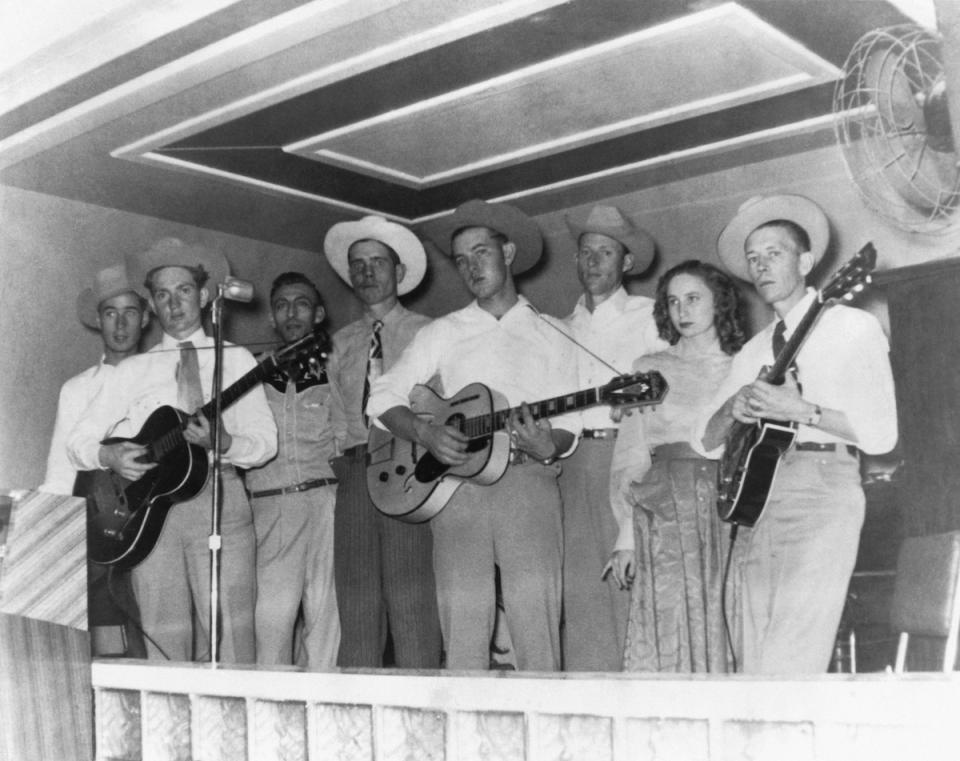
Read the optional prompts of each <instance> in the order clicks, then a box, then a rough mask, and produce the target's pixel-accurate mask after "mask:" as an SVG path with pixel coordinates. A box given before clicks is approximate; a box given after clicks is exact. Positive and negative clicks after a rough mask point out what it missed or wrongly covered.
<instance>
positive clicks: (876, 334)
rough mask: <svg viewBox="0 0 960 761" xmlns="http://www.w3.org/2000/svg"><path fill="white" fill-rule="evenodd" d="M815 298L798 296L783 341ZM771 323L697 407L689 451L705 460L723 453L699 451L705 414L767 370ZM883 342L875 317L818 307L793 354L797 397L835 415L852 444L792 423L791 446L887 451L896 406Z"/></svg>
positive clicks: (891, 442)
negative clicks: (853, 436) (810, 443)
mask: <svg viewBox="0 0 960 761" xmlns="http://www.w3.org/2000/svg"><path fill="white" fill-rule="evenodd" d="M815 296H816V292H815V291H814V290H813V289H808V291H807V294H806V296H804V298H803V300H802V301H801V302H800V303H799V304H797V305H796V306H795V307H794V308H793V309H791V310H790V312H789V313H788V314H787V315H786V318H785V320H784V322H785V324H786V333H785V338H786V339H787V340H789V338H790V337H791V336H792V335H793V331H794V330H795V329H796V327H797V325H798V323H799V322H800V320H801V318H802V317H803V315H804V314H805V313H806V311H807V309H808V308H809V307H810V305H811V304H812V303H813V299H814V298H815ZM775 325H776V321H774V322H773V323H771V324H770V325H768V326H767V327H766V328H764V329H763V330H761V331H760V332H759V333H757V335H755V336H754V337H753V338H751V339H750V340H749V341H748V342H747V343H746V345H745V346H744V347H743V349H741V350H740V353H739V354H737V355H736V356H735V357H734V359H733V364H732V365H731V367H730V374H729V375H728V376H727V379H726V381H724V382H723V383H722V384H721V386H720V387H719V389H718V390H717V393H716V395H715V396H714V397H713V401H712V402H711V403H710V404H708V405H707V406H706V407H705V408H704V412H703V413H702V414H701V415H700V417H699V418H698V420H697V422H696V423H695V425H694V429H693V439H692V441H691V444H692V445H693V448H694V449H696V450H697V451H699V452H700V453H701V454H705V455H706V456H707V457H719V456H720V454H721V453H722V451H723V447H722V446H721V447H718V448H716V449H714V450H712V451H706V450H705V449H704V447H703V443H702V441H701V439H702V437H703V434H704V431H705V430H706V427H707V424H708V423H709V422H710V418H711V417H712V416H713V414H714V413H715V412H716V411H717V410H718V409H720V407H721V406H723V404H724V402H726V401H727V399H729V398H730V397H731V396H733V395H734V394H735V393H736V392H737V391H738V390H739V389H740V388H741V387H742V386H745V385H747V384H748V383H752V382H753V381H754V380H756V378H757V375H758V373H759V372H760V369H761V368H762V367H763V366H764V365H772V364H773V360H774V357H773V331H774V327H775ZM889 352H890V349H889V345H888V343H887V337H886V336H885V335H884V333H883V329H882V328H881V327H880V323H879V322H878V321H877V319H876V318H875V317H874V316H873V315H871V314H869V313H868V312H865V311H863V310H862V309H855V308H852V307H848V306H844V305H843V304H837V305H833V306H828V307H826V308H825V310H824V311H823V313H822V314H821V315H820V318H819V319H818V321H817V322H816V324H815V325H814V327H813V330H812V331H811V332H810V334H809V335H808V336H807V339H806V341H805V342H804V344H803V347H802V348H801V349H800V353H799V354H798V355H797V369H798V379H799V381H800V384H801V385H802V387H803V398H804V399H805V400H806V401H808V402H810V403H812V404H819V405H820V406H821V407H827V408H830V409H835V410H840V411H842V412H843V413H844V414H845V415H846V416H847V420H848V421H849V423H850V426H851V429H852V430H853V432H854V433H855V434H856V441H849V442H848V441H845V440H843V439H840V438H838V437H837V436H835V435H833V434H831V433H828V432H827V431H822V430H820V429H819V428H815V427H811V426H807V425H800V426H799V427H798V430H797V441H816V442H822V443H826V442H831V441H832V442H839V443H843V444H847V443H849V444H855V445H856V446H857V447H859V448H860V449H861V450H863V451H864V452H866V453H867V454H883V453H886V452H889V451H890V450H891V449H893V447H894V446H895V445H896V443H897V404H896V398H895V396H894V388H893V372H892V371H891V369H890V358H889Z"/></svg>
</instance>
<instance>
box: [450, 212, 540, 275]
mask: <svg viewBox="0 0 960 761" xmlns="http://www.w3.org/2000/svg"><path fill="white" fill-rule="evenodd" d="M464 227H487V228H489V229H491V230H496V231H497V232H498V233H501V234H503V235H505V236H506V237H507V240H509V241H512V242H513V244H514V245H515V246H516V247H517V253H516V256H515V257H514V260H513V265H512V268H511V272H513V274H514V275H519V274H520V273H521V272H526V271H527V270H528V269H530V268H531V267H533V265H535V264H536V263H537V262H538V261H539V260H540V255H541V254H542V253H543V236H542V235H541V234H540V228H539V227H538V226H537V223H536V222H534V221H533V220H532V219H530V217H528V216H527V215H526V214H524V213H523V212H522V211H520V209H518V208H517V207H516V206H511V205H510V204H506V203H487V202H486V201H480V200H473V201H467V202H466V203H464V204H461V205H460V206H458V207H457V208H456V209H455V210H454V212H453V214H450V215H448V216H446V217H443V218H441V219H438V220H437V222H436V226H435V227H434V233H433V236H432V237H433V240H434V242H435V243H436V244H437V246H438V247H439V248H440V250H441V251H443V253H445V254H446V255H447V256H451V255H452V253H451V247H450V244H451V240H450V239H451V238H452V237H453V234H454V233H455V232H456V231H457V230H460V229H461V228H464Z"/></svg>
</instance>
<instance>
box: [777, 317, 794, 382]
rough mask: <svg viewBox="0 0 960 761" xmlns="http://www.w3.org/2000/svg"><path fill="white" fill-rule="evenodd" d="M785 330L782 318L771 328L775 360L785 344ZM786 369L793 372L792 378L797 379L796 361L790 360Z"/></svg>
mask: <svg viewBox="0 0 960 761" xmlns="http://www.w3.org/2000/svg"><path fill="white" fill-rule="evenodd" d="M786 332H787V326H786V324H785V323H784V321H783V320H777V325H776V327H775V328H774V329H773V361H774V362H776V361H777V357H779V356H780V352H782V351H783V348H784V347H785V346H786V345H787V339H786V337H785V336H784V333H786ZM787 371H788V372H790V373H792V374H793V377H794V380H796V379H797V363H796V361H794V362H791V363H790V366H789V367H788V368H787Z"/></svg>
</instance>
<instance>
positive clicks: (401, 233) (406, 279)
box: [323, 215, 427, 296]
mask: <svg viewBox="0 0 960 761" xmlns="http://www.w3.org/2000/svg"><path fill="white" fill-rule="evenodd" d="M358 240H376V241H380V243H383V244H384V245H385V246H389V247H390V248H392V249H393V250H394V251H396V253H397V256H399V257H400V263H401V264H403V266H404V268H405V269H406V273H405V274H404V276H403V280H401V281H400V282H399V283H398V284H397V295H399V296H403V295H405V294H407V293H410V291H412V290H413V289H414V288H416V287H417V286H418V285H420V282H421V281H422V280H423V276H424V275H425V274H426V272H427V252H426V251H424V249H423V244H422V243H421V242H420V239H419V238H418V237H417V236H416V235H415V234H414V233H413V232H411V231H410V230H408V229H407V228H406V227H404V226H403V225H399V224H397V223H396V222H391V221H389V220H387V219H384V218H383V217H378V216H376V215H370V216H368V217H364V218H363V219H359V220H357V221H356V222H338V223H337V224H335V225H334V226H333V227H331V228H330V230H329V231H327V235H326V237H325V238H324V240H323V252H324V253H325V254H326V255H327V261H328V262H330V266H331V267H333V269H334V272H336V273H337V274H338V275H339V276H340V279H341V280H343V281H344V282H345V283H346V284H347V285H350V263H349V262H348V261H347V254H348V253H349V251H350V246H352V245H353V244H354V243H356V242H357V241H358Z"/></svg>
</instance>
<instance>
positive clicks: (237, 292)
mask: <svg viewBox="0 0 960 761" xmlns="http://www.w3.org/2000/svg"><path fill="white" fill-rule="evenodd" d="M223 298H225V299H227V300H228V301H240V302H243V303H244V304H246V303H248V302H250V301H253V283H250V282H248V281H246V280H240V279H239V278H235V277H229V276H228V277H226V278H225V279H224V281H223Z"/></svg>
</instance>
